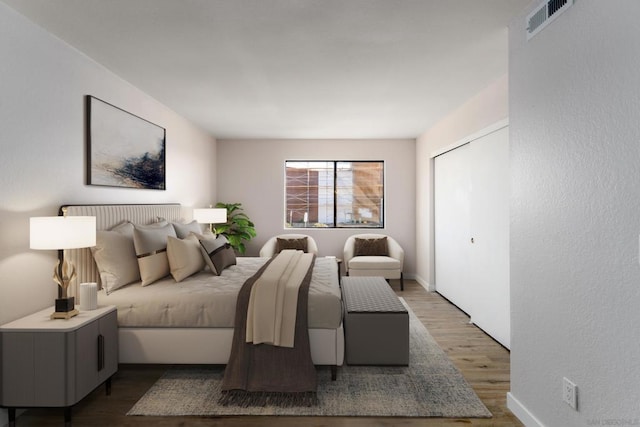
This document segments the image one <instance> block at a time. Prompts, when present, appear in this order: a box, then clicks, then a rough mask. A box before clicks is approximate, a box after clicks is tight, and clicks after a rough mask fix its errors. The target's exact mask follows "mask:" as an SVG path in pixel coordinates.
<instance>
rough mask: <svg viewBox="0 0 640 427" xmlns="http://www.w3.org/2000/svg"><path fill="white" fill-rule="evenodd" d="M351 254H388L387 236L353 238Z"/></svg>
mask: <svg viewBox="0 0 640 427" xmlns="http://www.w3.org/2000/svg"><path fill="white" fill-rule="evenodd" d="M355 239H356V242H355V244H354V247H353V256H389V249H388V247H387V238H386V237H382V238H374V239H360V238H358V237H356V238H355Z"/></svg>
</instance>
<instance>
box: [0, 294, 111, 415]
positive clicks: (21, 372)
mask: <svg viewBox="0 0 640 427" xmlns="http://www.w3.org/2000/svg"><path fill="white" fill-rule="evenodd" d="M53 310H54V309H53V308H47V309H45V310H42V311H39V312H38V313H35V314H32V315H30V316H26V317H23V318H22V319H18V320H15V321H13V322H11V323H7V324H5V325H2V326H0V369H1V370H0V373H1V375H0V380H1V381H2V383H1V384H0V407H5V408H7V409H8V411H9V425H10V426H13V425H15V414H16V412H15V411H16V408H31V407H61V408H64V418H65V424H66V425H70V424H71V407H72V406H73V405H75V404H76V403H78V402H79V401H80V400H81V399H82V398H84V397H85V396H86V395H87V394H89V393H90V392H91V391H93V390H94V389H95V388H97V387H98V386H99V385H101V384H102V383H106V389H107V394H109V393H110V392H111V376H112V375H113V374H115V373H116V371H117V370H118V323H117V311H116V308H115V306H106V307H99V308H98V309H97V310H91V311H81V312H80V314H78V315H77V316H75V317H73V318H71V319H68V320H60V319H50V317H49V316H50V315H51V312H52V311H53Z"/></svg>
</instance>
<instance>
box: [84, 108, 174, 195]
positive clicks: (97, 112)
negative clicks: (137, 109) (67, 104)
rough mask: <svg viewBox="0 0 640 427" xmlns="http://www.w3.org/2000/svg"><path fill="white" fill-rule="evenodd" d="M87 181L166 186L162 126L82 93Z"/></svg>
mask: <svg viewBox="0 0 640 427" xmlns="http://www.w3.org/2000/svg"><path fill="white" fill-rule="evenodd" d="M86 112H87V113H86V117H87V124H86V134H87V184H88V185H98V186H107V187H124V188H140V189H147V190H165V189H166V156H165V150H166V129H165V128H163V127H161V126H158V125H156V124H154V123H151V122H150V121H148V120H145V119H143V118H141V117H138V116H136V115H134V114H131V113H129V112H128V111H125V110H123V109H121V108H119V107H116V106H114V105H112V104H109V103H108V102H105V101H103V100H101V99H99V98H96V97H94V96H91V95H87V96H86Z"/></svg>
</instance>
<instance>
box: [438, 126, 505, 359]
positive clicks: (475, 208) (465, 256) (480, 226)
mask: <svg viewBox="0 0 640 427" xmlns="http://www.w3.org/2000/svg"><path fill="white" fill-rule="evenodd" d="M509 179H510V177H509V136H508V128H507V127H503V128H501V129H499V130H497V131H493V132H491V133H489V134H487V135H485V136H482V137H480V138H478V139H475V140H473V141H471V142H470V143H468V144H466V145H463V146H461V147H458V148H456V149H455V150H452V151H449V152H447V153H444V154H442V155H440V156H438V157H436V158H435V159H434V215H435V218H434V221H435V281H436V290H437V291H438V292H439V293H440V294H442V295H443V296H444V297H445V298H447V299H448V300H450V301H451V302H453V303H454V304H456V305H457V306H458V307H460V309H462V310H464V311H465V312H466V313H467V314H468V315H469V316H470V318H471V322H473V323H474V324H476V325H478V326H479V327H480V328H482V329H483V330H484V331H485V332H487V333H488V334H489V335H491V336H492V337H494V338H495V339H496V340H497V341H498V342H500V343H501V344H503V345H504V346H506V347H507V348H508V347H509V345H510V340H509V337H510V314H509V313H510V309H509Z"/></svg>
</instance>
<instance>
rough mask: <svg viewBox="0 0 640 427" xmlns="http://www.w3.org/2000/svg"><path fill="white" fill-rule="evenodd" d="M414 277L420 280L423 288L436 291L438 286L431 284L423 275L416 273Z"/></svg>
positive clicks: (419, 282)
mask: <svg viewBox="0 0 640 427" xmlns="http://www.w3.org/2000/svg"><path fill="white" fill-rule="evenodd" d="M413 279H414V280H415V281H416V282H418V284H419V285H421V286H422V287H423V288H425V289H426V290H427V292H435V290H436V287H435V286H433V285H431V284H430V283H429V282H428V281H426V280H424V279H423V278H422V277H420V276H418V275H415V276H414V277H413Z"/></svg>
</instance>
